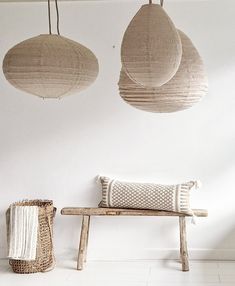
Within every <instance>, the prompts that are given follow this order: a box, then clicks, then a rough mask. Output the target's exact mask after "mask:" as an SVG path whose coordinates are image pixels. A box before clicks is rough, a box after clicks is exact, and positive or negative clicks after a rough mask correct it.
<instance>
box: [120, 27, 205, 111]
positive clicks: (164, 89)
mask: <svg viewBox="0 0 235 286" xmlns="http://www.w3.org/2000/svg"><path fill="white" fill-rule="evenodd" d="M179 35H180V37H181V41H182V47H183V54H182V60H181V64H180V67H179V70H178V71H177V73H176V74H175V76H174V77H173V78H172V79H171V80H170V81H169V82H168V83H166V84H164V85H163V86H161V87H159V88H144V87H142V86H140V85H138V84H136V83H135V82H133V81H132V80H131V79H130V78H129V77H128V76H127V74H126V73H125V71H124V69H122V70H121V73H120V80H119V83H118V84H119V91H120V95H121V97H122V98H123V99H124V100H125V102H127V103H129V104H130V105H132V106H133V107H136V108H138V109H141V110H145V111H149V112H175V111H180V110H183V109H187V108H189V107H191V106H192V105H194V104H195V103H197V102H199V101H200V100H201V98H202V97H203V96H204V95H206V93H207V91H208V81H207V76H206V72H205V69H204V65H203V62H202V59H201V57H200V55H199V53H198V51H197V50H196V48H195V47H194V45H193V43H192V42H191V40H190V39H189V38H188V37H187V36H186V35H185V34H184V33H183V32H181V31H179Z"/></svg>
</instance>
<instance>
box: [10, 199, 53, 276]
mask: <svg viewBox="0 0 235 286" xmlns="http://www.w3.org/2000/svg"><path fill="white" fill-rule="evenodd" d="M15 205H19V206H38V224H39V228H38V243H37V254H36V260H33V261H25V260H13V259H10V260H9V264H10V265H11V267H12V270H13V271H14V272H16V273H35V272H45V271H48V270H51V269H52V268H53V266H54V263H55V259H54V253H53V242H52V236H53V217H54V215H55V211H56V209H55V208H54V207H53V202H52V201H42V200H33V201H23V202H19V203H15ZM6 218H7V235H8V241H9V235H10V230H9V222H10V221H9V220H10V209H8V211H7V213H6Z"/></svg>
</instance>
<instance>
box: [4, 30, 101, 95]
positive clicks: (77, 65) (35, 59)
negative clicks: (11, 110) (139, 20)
mask: <svg viewBox="0 0 235 286" xmlns="http://www.w3.org/2000/svg"><path fill="white" fill-rule="evenodd" d="M98 69H99V67H98V61H97V59H96V57H95V55H94V54H93V53H92V52H91V51H90V50H89V49H87V48H86V47H84V46H82V45H81V44H79V43H77V42H74V41H72V40H69V39H67V38H65V37H62V36H60V35H39V36H37V37H34V38H31V39H28V40H25V41H23V42H21V43H19V44H17V45H16V46H14V47H13V48H12V49H10V50H9V51H8V53H7V54H6V56H5V58H4V61H3V72H4V74H5V77H6V79H7V80H8V81H9V82H10V83H11V84H12V85H13V86H14V87H16V88H18V89H20V90H23V91H25V92H28V93H30V94H34V95H37V96H40V97H43V98H60V97H62V96H65V95H69V94H71V93H74V92H79V91H81V90H83V89H85V88H86V87H88V86H89V85H91V84H92V83H93V82H94V81H95V79H96V77H97V75H98Z"/></svg>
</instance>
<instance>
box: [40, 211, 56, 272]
mask: <svg viewBox="0 0 235 286" xmlns="http://www.w3.org/2000/svg"><path fill="white" fill-rule="evenodd" d="M56 211H57V208H56V207H54V208H53V218H54V217H55V215H56ZM46 214H47V215H46V218H47V223H48V227H49V232H50V241H51V249H52V259H53V261H52V265H51V266H50V267H49V268H47V269H45V270H42V272H48V271H50V270H52V269H53V268H54V267H55V254H54V246H53V239H52V237H53V230H52V226H51V220H50V217H49V214H48V213H46Z"/></svg>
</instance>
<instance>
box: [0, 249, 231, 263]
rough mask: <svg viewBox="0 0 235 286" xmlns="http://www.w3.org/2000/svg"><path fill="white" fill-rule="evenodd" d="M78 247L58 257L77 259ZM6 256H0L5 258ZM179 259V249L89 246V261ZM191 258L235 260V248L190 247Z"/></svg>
mask: <svg viewBox="0 0 235 286" xmlns="http://www.w3.org/2000/svg"><path fill="white" fill-rule="evenodd" d="M77 252H78V250H77V249H73V250H71V249H70V250H68V249H64V250H63V251H61V250H60V251H57V253H56V257H57V258H58V259H76V258H77ZM4 258H5V257H0V259H4ZM169 259H172V260H177V259H179V249H138V250H135V249H119V248H114V249H110V248H109V249H101V248H98V249H97V248H96V249H92V248H88V260H89V261H128V260H169ZM189 259H190V260H221V261H229V260H230V261H235V249H190V250H189Z"/></svg>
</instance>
